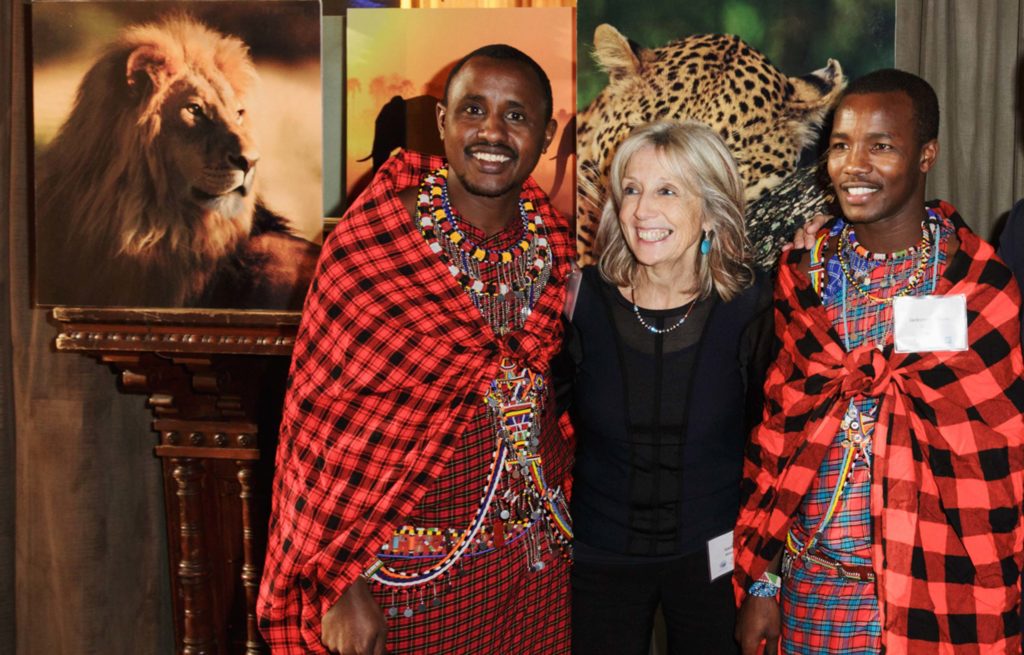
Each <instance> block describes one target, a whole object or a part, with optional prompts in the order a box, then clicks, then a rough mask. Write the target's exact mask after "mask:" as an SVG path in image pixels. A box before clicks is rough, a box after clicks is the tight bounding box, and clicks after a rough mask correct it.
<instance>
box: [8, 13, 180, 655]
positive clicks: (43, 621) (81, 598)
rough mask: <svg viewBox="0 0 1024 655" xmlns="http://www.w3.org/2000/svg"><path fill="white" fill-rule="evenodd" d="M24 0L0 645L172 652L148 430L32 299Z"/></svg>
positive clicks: (16, 90) (11, 30) (16, 91)
mask: <svg viewBox="0 0 1024 655" xmlns="http://www.w3.org/2000/svg"><path fill="white" fill-rule="evenodd" d="M28 11H29V7H28V6H27V5H25V4H22V3H21V2H19V1H18V0H11V1H8V2H3V3H0V34H2V35H3V38H2V39H0V44H2V48H0V49H2V52H0V96H2V97H3V100H4V102H2V103H0V110H2V111H3V112H4V113H3V120H2V121H0V148H2V150H3V152H4V156H3V157H0V202H2V203H3V205H4V208H5V211H2V212H0V232H2V234H4V235H5V236H6V239H5V242H4V243H5V245H6V250H7V258H6V262H7V264H6V266H4V267H3V268H2V278H0V298H2V299H3V302H2V305H0V306H2V309H0V337H2V339H3V341H2V342H0V344H2V345H0V347H2V351H0V426H2V437H0V565H2V569H0V652H2V653H13V654H17V655H40V654H42V653H46V654H48V655H49V654H54V655H56V654H60V653H97V654H100V653H102V654H120V653H125V654H129V653H130V654H133V655H135V654H139V655H143V654H148V653H171V652H173V650H174V638H173V627H172V621H171V610H170V590H169V583H168V569H167V566H168V564H167V554H166V553H167V548H166V543H167V538H166V535H165V531H164V506H163V491H162V475H161V470H160V463H159V461H158V460H157V458H156V457H155V456H154V455H153V446H154V445H155V443H156V435H155V434H154V433H153V432H151V431H150V427H149V422H150V415H149V412H148V410H147V409H146V407H145V398H144V397H143V396H132V395H124V394H120V393H119V392H118V391H117V385H116V377H115V376H114V375H113V374H112V373H111V371H110V370H109V369H108V368H107V367H105V366H103V365H101V364H100V363H98V362H97V361H95V360H93V359H89V358H87V357H84V356H82V355H76V354H69V353H56V352H54V348H53V341H54V337H55V336H56V334H57V328H56V325H55V324H54V323H53V322H52V320H50V319H49V316H48V314H49V313H48V311H47V310H45V309H35V308H33V306H32V296H31V290H30V274H29V271H30V254H31V246H30V228H29V223H30V218H31V210H30V207H31V194H30V191H29V186H30V165H29V163H30V161H31V150H30V138H29V134H30V130H29V126H28V117H27V111H28V99H27V98H28V96H27V88H28V75H27V69H26V63H25V61H26V30H25V25H26V20H27V14H28Z"/></svg>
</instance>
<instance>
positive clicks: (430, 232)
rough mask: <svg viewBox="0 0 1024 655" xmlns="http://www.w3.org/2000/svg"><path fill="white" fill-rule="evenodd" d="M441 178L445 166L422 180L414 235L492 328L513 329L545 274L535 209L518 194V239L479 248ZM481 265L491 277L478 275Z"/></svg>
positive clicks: (545, 250)
mask: <svg viewBox="0 0 1024 655" xmlns="http://www.w3.org/2000/svg"><path fill="white" fill-rule="evenodd" d="M447 179H448V169H447V168H440V169H438V170H436V171H434V172H432V173H430V174H428V175H426V176H425V177H424V178H423V182H422V183H421V184H420V187H419V193H418V196H417V222H418V227H419V229H420V233H421V234H422V235H423V238H424V239H425V240H426V241H427V245H428V246H429V247H430V250H431V251H432V252H433V253H435V254H436V255H438V256H439V257H440V258H441V261H442V262H443V263H444V264H445V266H447V268H448V272H449V273H451V274H452V277H454V278H455V280H456V281H457V282H458V283H459V286H461V287H462V288H463V289H464V290H465V291H466V292H467V293H468V294H469V296H470V298H471V300H472V301H473V304H474V306H476V308H477V309H479V310H480V313H481V314H482V315H483V317H484V320H486V321H487V323H488V324H489V325H491V327H492V328H494V330H495V332H497V333H499V334H504V333H506V332H508V331H510V330H514V329H519V328H521V327H522V326H523V324H524V323H525V322H526V319H527V318H528V317H529V316H530V313H531V312H532V310H533V306H534V304H535V303H536V301H537V298H539V297H540V293H541V291H542V290H543V289H544V285H545V284H547V280H548V278H549V277H550V275H551V252H550V249H549V247H548V240H547V237H546V236H545V231H544V221H543V220H542V219H541V216H540V212H538V211H537V210H536V207H534V205H533V202H532V201H530V200H529V199H527V198H521V199H520V200H519V213H520V217H521V219H522V223H523V234H522V237H521V238H520V239H518V240H517V241H516V243H515V244H513V245H512V246H511V247H509V248H507V249H504V250H490V249H488V248H484V247H482V246H479V245H477V244H475V243H473V242H471V241H470V239H469V238H468V237H467V236H466V234H465V233H464V232H463V231H462V229H461V228H460V227H459V220H458V215H457V214H456V213H455V210H454V209H453V208H452V206H451V203H450V202H449V201H448V186H447ZM481 265H486V266H488V267H491V270H493V271H494V278H495V279H494V281H489V282H484V281H483V280H482V279H481V278H482V276H481V270H480V269H481Z"/></svg>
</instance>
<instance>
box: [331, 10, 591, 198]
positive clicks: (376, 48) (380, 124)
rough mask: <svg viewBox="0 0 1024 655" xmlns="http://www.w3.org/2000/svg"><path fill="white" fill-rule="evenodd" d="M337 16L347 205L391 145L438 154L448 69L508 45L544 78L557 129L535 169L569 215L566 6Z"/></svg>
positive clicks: (569, 23)
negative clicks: (340, 19)
mask: <svg viewBox="0 0 1024 655" xmlns="http://www.w3.org/2000/svg"><path fill="white" fill-rule="evenodd" d="M345 21H346V24H345V28H346V29H345V53H346V55H345V56H346V60H345V123H346V131H345V133H346V147H345V151H344V165H343V167H342V168H343V172H344V175H343V178H344V179H343V183H344V189H345V191H344V196H345V198H346V199H347V200H348V202H349V204H351V202H352V201H354V200H355V198H356V197H357V196H358V194H359V192H360V191H362V190H363V189H364V188H365V187H366V186H367V185H368V184H369V181H370V179H371V178H372V176H373V173H374V172H375V171H376V170H377V168H379V167H380V165H381V164H383V163H384V161H385V160H387V158H388V157H389V156H390V155H391V154H393V153H394V152H396V151H397V149H398V148H405V149H410V150H417V151H420V152H427V153H431V154H443V152H442V146H441V141H440V138H439V136H438V130H437V122H436V114H435V109H436V106H437V103H438V101H439V100H441V98H442V97H443V96H444V83H445V80H446V78H447V76H448V72H449V71H450V70H451V68H452V66H454V64H455V62H456V61H458V59H460V58H461V57H462V56H464V55H466V54H468V53H469V52H471V51H472V50H475V49H476V48H479V47H481V46H484V45H488V44H493V43H506V44H508V45H511V46H514V47H516V48H518V49H520V50H522V51H523V52H525V53H526V54H527V55H529V56H530V57H532V58H533V59H535V60H536V61H537V63H539V64H540V66H541V67H542V68H543V69H544V71H545V72H546V73H547V75H548V77H549V78H550V80H551V86H552V93H553V116H552V117H553V118H554V120H556V121H557V123H558V129H557V132H556V134H555V137H554V141H553V143H552V146H551V147H550V148H549V149H548V153H547V155H545V156H544V157H542V158H541V161H540V162H539V163H538V165H537V168H536V169H535V170H534V173H533V176H534V178H535V179H536V180H537V183H538V184H539V185H540V186H541V187H542V188H543V189H544V190H545V191H547V192H548V194H549V196H550V197H551V199H552V202H553V204H554V206H555V208H556V209H558V211H560V212H562V213H563V214H564V215H566V216H571V215H572V213H573V202H574V199H575V191H574V189H575V147H576V130H575V111H574V107H575V101H576V97H575V91H576V83H575V64H576V62H575V56H574V54H575V53H574V44H575V10H574V9H573V8H572V7H545V8H541V7H529V8H526V7H520V8H475V9H461V8H460V9H423V8H420V9H386V8H380V9H357V8H349V9H348V11H347V14H346V18H345ZM446 35H447V36H446ZM449 36H452V37H454V38H449Z"/></svg>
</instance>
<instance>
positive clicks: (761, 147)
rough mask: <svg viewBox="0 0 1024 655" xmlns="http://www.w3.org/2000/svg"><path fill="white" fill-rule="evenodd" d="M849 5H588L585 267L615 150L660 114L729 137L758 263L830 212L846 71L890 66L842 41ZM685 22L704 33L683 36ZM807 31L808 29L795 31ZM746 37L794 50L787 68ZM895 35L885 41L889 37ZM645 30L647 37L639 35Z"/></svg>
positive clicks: (582, 130)
mask: <svg viewBox="0 0 1024 655" xmlns="http://www.w3.org/2000/svg"><path fill="white" fill-rule="evenodd" d="M842 4H843V3H842V1H841V0H832V1H831V2H827V3H823V4H822V3H819V5H816V6H814V7H812V6H811V5H809V4H807V3H803V2H796V3H787V4H786V5H785V6H781V5H780V6H779V7H774V5H773V6H771V7H770V6H768V5H772V0H765V1H763V2H761V3H755V4H754V5H751V7H753V8H752V9H751V11H754V10H756V9H758V8H759V9H760V11H761V13H760V14H759V15H754V14H749V13H748V14H745V15H743V16H740V17H739V18H737V16H736V15H735V12H734V13H733V14H730V13H729V12H728V11H727V10H726V9H722V8H721V7H720V5H719V4H717V3H696V4H695V5H693V6H689V5H688V6H687V8H686V9H685V12H688V13H687V15H685V16H683V15H680V14H681V13H682V12H679V11H676V8H675V7H674V6H673V7H669V6H668V5H664V6H663V3H654V5H653V6H652V8H651V11H650V12H649V14H650V15H649V16H648V17H647V18H646V19H643V18H639V17H635V16H634V15H632V14H630V13H629V12H619V13H615V12H616V11H617V10H616V9H615V8H609V7H605V8H604V9H602V8H600V7H595V8H593V10H589V9H588V8H586V7H584V8H581V9H580V14H579V26H578V33H579V39H580V42H581V43H580V47H579V50H578V53H579V61H580V73H579V79H580V93H579V96H580V97H579V103H580V109H579V112H578V114H577V176H578V186H577V204H576V222H577V224H576V230H577V248H578V254H579V261H580V264H581V265H583V264H588V263H592V262H593V261H594V260H595V258H596V253H594V252H593V247H594V236H595V233H596V228H597V222H598V219H599V217H600V214H601V208H602V207H603V204H604V201H605V198H606V190H607V176H608V170H609V167H610V165H611V160H612V156H613V155H614V154H615V149H616V148H617V147H618V145H619V144H620V143H621V142H622V141H623V140H624V139H625V138H626V136H627V135H628V134H629V133H630V131H631V130H632V129H633V128H635V127H636V126H638V125H641V124H644V123H646V122H650V121H653V120H657V119H664V118H672V119H677V120H687V119H690V120H697V121H700V122H703V123H705V124H707V125H708V126H710V127H711V128H712V129H714V130H715V131H716V132H717V133H718V134H719V135H720V136H721V137H722V139H723V140H724V141H725V143H726V145H727V146H728V147H729V149H730V151H731V153H732V154H733V156H734V157H735V159H736V161H737V164H738V165H739V170H740V174H741V176H742V178H743V181H744V185H745V188H746V198H745V199H746V205H747V206H746V222H747V229H748V235H749V237H750V240H751V243H752V245H753V256H754V260H755V262H756V263H757V264H758V265H759V266H760V267H762V268H770V267H771V266H772V265H774V263H775V261H776V259H777V258H778V254H779V252H780V249H781V246H782V245H783V244H785V243H786V242H788V241H789V240H790V239H791V237H792V235H793V232H794V231H795V230H796V228H797V227H798V226H800V225H802V224H803V223H805V222H806V221H807V220H808V219H810V218H811V217H812V216H814V215H815V214H817V213H824V214H831V213H833V212H834V206H833V203H834V201H835V200H834V194H833V193H832V190H831V188H830V186H829V183H828V179H827V175H826V174H825V171H824V167H823V163H824V159H823V157H824V148H823V146H822V144H821V143H820V136H821V134H822V131H823V129H825V128H826V127H827V121H828V119H829V117H830V112H831V110H832V109H833V108H834V106H835V104H836V102H837V100H838V98H839V96H840V94H841V93H842V89H843V87H844V84H845V80H846V75H849V74H850V73H851V72H854V73H861V72H866V70H870V69H871V68H875V67H882V66H891V65H892V61H891V57H892V49H891V46H889V47H888V50H887V49H886V48H885V47H870V48H864V47H863V45H864V44H863V43H861V44H859V45H858V44H854V43H851V42H850V39H845V40H843V39H839V38H836V37H835V34H837V33H841V32H842V29H843V25H842V21H843V20H846V21H848V22H849V21H850V20H853V19H851V18H850V17H845V18H844V15H843V13H842V11H840V10H841V9H842V7H841V6H840V5H842ZM804 5H806V6H804ZM826 5H828V6H826ZM832 5H835V6H832ZM875 5H878V3H876V2H868V3H867V5H865V11H864V16H862V17H860V20H867V21H871V22H872V25H874V24H878V25H881V26H882V28H880V31H881V32H882V33H883V34H882V35H881V36H882V37H884V32H885V29H886V28H885V25H886V24H887V23H886V20H888V19H887V18H886V15H885V13H884V11H883V9H884V8H883V9H880V8H879V7H876V6H875ZM773 7H774V8H773ZM880 17H881V18H880ZM741 18H742V20H740V19H741ZM755 19H757V20H755ZM758 21H760V22H758ZM683 24H686V25H688V26H692V27H694V28H697V29H693V30H690V31H686V30H685V29H684V28H683V27H682V25H683ZM815 25H817V29H816V30H815V29H811V28H812V27H813V26H815ZM801 26H802V27H803V28H805V29H804V30H803V31H801V32H797V31H792V30H793V28H798V27H801ZM701 27H703V28H705V29H708V31H706V32H705V31H700V30H699V28H701ZM712 29H713V30H721V31H722V32H734V33H733V34H729V33H717V31H716V32H712V31H711V30H712ZM627 30H631V31H632V33H631V32H630V31H627ZM670 31H671V32H673V33H674V38H668V39H665V38H664V37H663V36H662V35H665V34H666V33H668V32H670ZM787 31H790V32H791V35H787V34H785V32H787ZM748 33H749V34H751V35H752V37H753V39H754V40H757V41H758V42H762V43H766V44H768V45H770V46H771V47H773V49H774V50H775V51H776V52H781V53H782V54H783V55H787V56H784V57H783V58H784V59H785V60H786V62H787V65H788V68H787V69H786V70H785V72H783V69H782V68H780V67H777V66H776V65H775V64H774V63H773V60H772V59H769V57H768V56H766V55H765V54H763V52H762V51H761V50H759V49H758V48H755V47H754V46H753V45H751V44H750V43H749V42H748V41H747V40H746V39H745V38H744V35H745V34H748ZM737 34H738V35H737ZM888 34H889V36H888V37H885V38H888V39H891V31H890V32H888ZM864 35H865V36H864V37H863V38H867V39H869V40H874V39H875V36H876V35H875V34H874V31H872V29H868V28H867V27H866V28H865V31H864ZM645 37H646V38H647V40H650V43H643V44H642V43H640V42H639V40H640V39H644V38H645ZM804 38H816V39H817V44H809V43H801V42H800V41H801V40H802V39H804ZM651 39H659V40H651ZM584 40H588V42H587V43H584ZM879 40H884V39H882V38H881V37H880V38H879ZM780 44H781V45H780ZM819 52H820V53H821V54H820V55H818V54H817V53H819ZM788 55H793V56H792V57H790V56H788ZM796 55H799V56H796ZM773 59H774V57H773ZM848 60H849V61H853V62H854V70H853V71H851V70H850V69H849V67H848V66H846V62H847V61H848ZM794 62H796V63H794ZM807 62H809V63H807ZM841 62H842V63H841ZM794 66H800V68H792V67H794ZM804 66H806V68H804ZM588 67H589V68H588ZM790 68H791V69H790ZM794 72H796V73H797V74H793V73H794Z"/></svg>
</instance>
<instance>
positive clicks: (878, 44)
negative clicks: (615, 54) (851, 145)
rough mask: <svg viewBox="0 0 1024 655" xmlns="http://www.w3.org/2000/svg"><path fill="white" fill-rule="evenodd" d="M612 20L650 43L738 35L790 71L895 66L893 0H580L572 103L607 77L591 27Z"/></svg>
mask: <svg viewBox="0 0 1024 655" xmlns="http://www.w3.org/2000/svg"><path fill="white" fill-rule="evenodd" d="M601 23H610V24H611V25H613V26H614V27H615V28H616V29H618V30H619V31H620V32H622V34H623V35H625V36H626V37H628V38H630V39H632V40H633V41H635V42H637V43H638V44H640V45H641V46H645V47H649V48H654V47H658V46H662V45H665V44H667V43H668V42H669V41H673V40H676V39H681V38H684V37H686V36H687V35H690V34H701V33H707V32H717V33H726V34H736V35H738V36H739V37H741V38H742V39H743V40H745V41H746V42H747V43H748V44H750V45H752V46H753V47H755V48H757V49H758V50H760V51H761V52H762V53H764V54H765V55H767V56H768V58H769V59H771V60H772V63H774V64H775V65H776V66H777V67H778V68H779V69H780V70H781V71H782V72H784V73H785V74H787V75H805V74H807V73H810V72H811V71H814V70H817V69H819V68H822V67H824V66H825V63H826V62H827V61H828V59H829V58H832V59H836V60H838V61H839V63H840V64H842V66H843V72H844V73H845V74H846V75H847V77H849V78H853V77H857V76H859V75H862V74H864V73H867V72H869V71H872V70H875V69H876V68H886V67H890V66H892V65H893V61H894V54H893V53H894V46H895V43H894V42H895V29H896V5H895V0H724V1H721V0H692V1H689V2H687V1H682V2H680V1H679V0H654V1H651V2H644V3H627V2H622V0H580V2H579V5H578V9H577V34H578V42H577V46H576V47H577V63H578V70H577V99H576V102H577V106H578V107H579V108H580V109H582V108H584V107H586V106H587V105H588V104H589V103H590V101H591V100H593V98H594V96H596V95H597V94H598V93H599V92H600V91H601V89H603V88H604V86H605V84H606V83H607V81H608V77H607V75H605V74H604V73H603V72H602V71H601V70H600V69H598V68H597V66H596V65H595V64H594V60H593V57H592V55H591V53H592V51H593V38H594V29H595V28H596V27H597V26H598V25H600V24H601Z"/></svg>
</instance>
